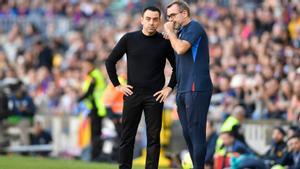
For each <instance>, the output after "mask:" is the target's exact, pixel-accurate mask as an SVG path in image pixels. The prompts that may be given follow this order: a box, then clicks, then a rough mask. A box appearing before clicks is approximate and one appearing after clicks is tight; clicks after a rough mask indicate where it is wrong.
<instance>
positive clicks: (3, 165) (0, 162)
mask: <svg viewBox="0 0 300 169" xmlns="http://www.w3.org/2000/svg"><path fill="white" fill-rule="evenodd" d="M117 168H118V166H117V165H116V164H105V163H87V162H82V161H75V160H62V159H47V158H42V157H23V156H1V155H0V169H117ZM142 168H143V167H133V169H142Z"/></svg>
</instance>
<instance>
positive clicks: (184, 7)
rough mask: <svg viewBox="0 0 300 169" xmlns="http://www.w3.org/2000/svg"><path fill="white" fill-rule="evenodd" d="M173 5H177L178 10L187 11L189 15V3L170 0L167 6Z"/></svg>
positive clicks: (181, 0)
mask: <svg viewBox="0 0 300 169" xmlns="http://www.w3.org/2000/svg"><path fill="white" fill-rule="evenodd" d="M173 5H178V7H179V9H180V11H184V10H185V11H187V13H188V16H191V10H190V7H189V4H188V3H187V2H185V1H183V0H175V1H172V2H171V3H169V5H168V6H167V8H170V7H171V6H173Z"/></svg>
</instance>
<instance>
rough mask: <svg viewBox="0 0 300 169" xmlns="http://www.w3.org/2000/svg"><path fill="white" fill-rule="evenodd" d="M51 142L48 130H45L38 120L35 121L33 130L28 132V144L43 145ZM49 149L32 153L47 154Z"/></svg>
mask: <svg viewBox="0 0 300 169" xmlns="http://www.w3.org/2000/svg"><path fill="white" fill-rule="evenodd" d="M51 142H52V136H51V134H50V133H49V132H47V131H46V130H45V129H44V128H43V126H42V123H41V122H40V121H37V122H35V124H34V131H33V133H31V134H30V144H31V145H45V144H50V143H51ZM49 153H50V151H40V152H36V153H34V154H36V155H41V156H47V155H49Z"/></svg>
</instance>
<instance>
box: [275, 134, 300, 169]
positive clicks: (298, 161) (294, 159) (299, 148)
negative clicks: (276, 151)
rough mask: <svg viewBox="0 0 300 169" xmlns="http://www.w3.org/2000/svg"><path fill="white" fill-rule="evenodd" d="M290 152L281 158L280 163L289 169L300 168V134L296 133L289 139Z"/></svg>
mask: <svg viewBox="0 0 300 169" xmlns="http://www.w3.org/2000/svg"><path fill="white" fill-rule="evenodd" d="M287 145H288V153H286V154H285V155H284V157H283V158H282V159H281V161H280V164H281V165H283V166H288V169H299V168H300V135H294V136H292V137H290V138H289V139H288V141H287Z"/></svg>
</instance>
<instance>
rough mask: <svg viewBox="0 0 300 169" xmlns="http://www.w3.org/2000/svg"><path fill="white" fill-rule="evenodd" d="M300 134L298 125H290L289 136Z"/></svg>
mask: <svg viewBox="0 0 300 169" xmlns="http://www.w3.org/2000/svg"><path fill="white" fill-rule="evenodd" d="M298 134H299V135H300V128H299V126H296V125H291V126H289V129H288V131H287V138H291V137H292V136H294V135H298Z"/></svg>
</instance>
